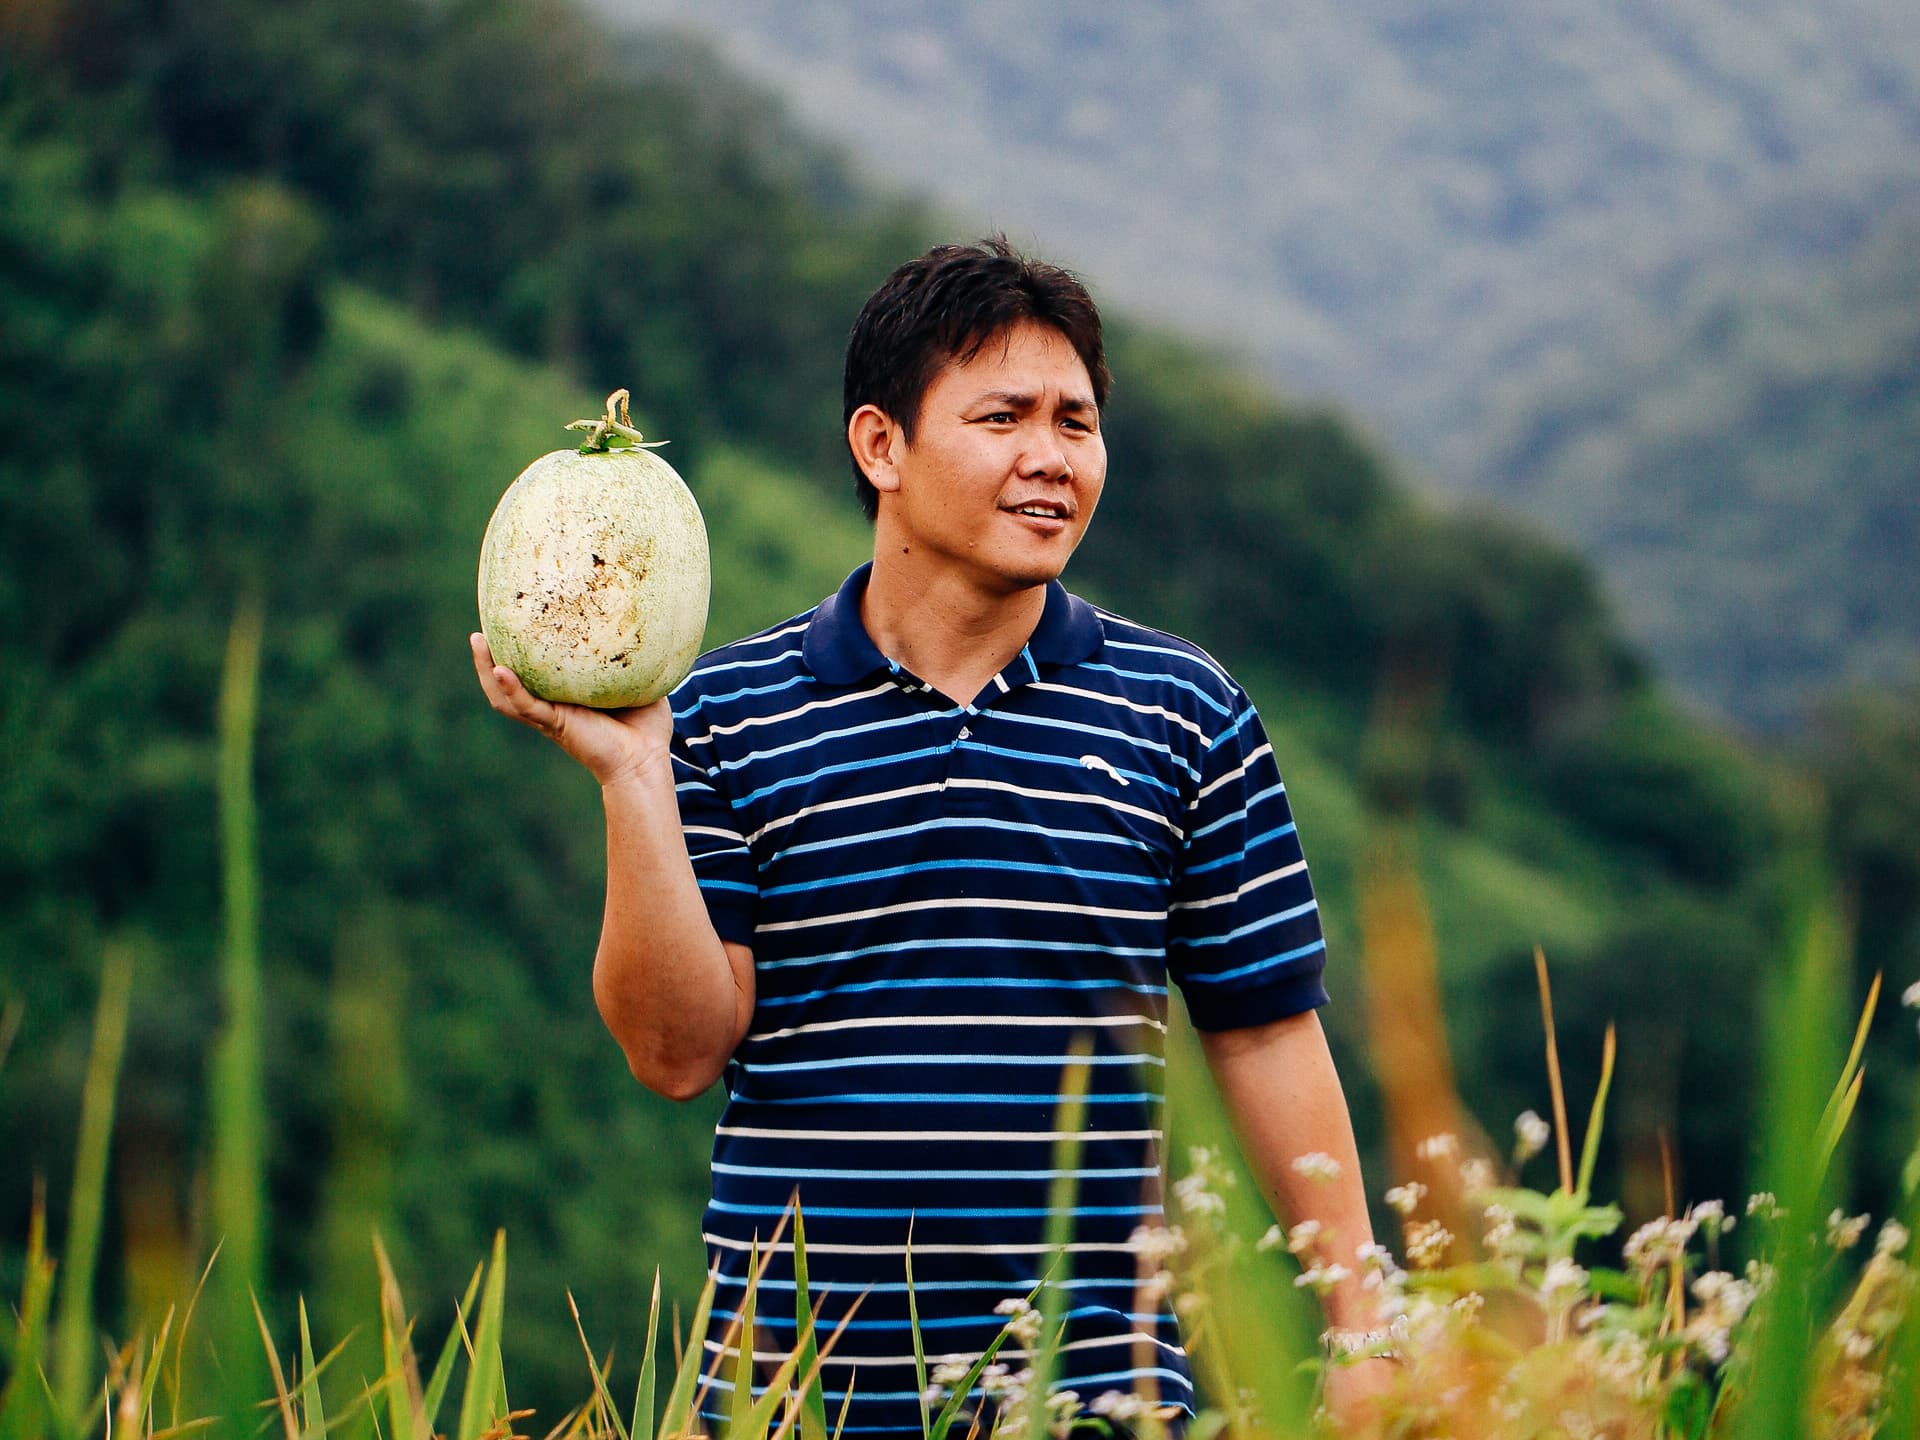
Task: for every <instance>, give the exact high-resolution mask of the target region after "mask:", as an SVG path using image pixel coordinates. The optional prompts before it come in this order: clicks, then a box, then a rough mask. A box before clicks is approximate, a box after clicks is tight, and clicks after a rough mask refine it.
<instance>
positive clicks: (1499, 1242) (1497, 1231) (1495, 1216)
mask: <svg viewBox="0 0 1920 1440" xmlns="http://www.w3.org/2000/svg"><path fill="white" fill-rule="evenodd" d="M1486 1219H1487V1231H1486V1234H1485V1235H1484V1236H1482V1237H1481V1238H1482V1241H1483V1243H1484V1244H1485V1245H1486V1247H1487V1249H1489V1250H1493V1251H1500V1250H1504V1249H1505V1248H1506V1247H1507V1246H1508V1245H1510V1244H1512V1243H1513V1238H1514V1236H1515V1234H1517V1233H1518V1227H1517V1226H1516V1225H1515V1222H1514V1216H1513V1211H1511V1210H1509V1209H1508V1208H1507V1207H1506V1206H1504V1205H1489V1206H1487V1209H1486Z"/></svg>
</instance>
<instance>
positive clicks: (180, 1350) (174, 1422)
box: [167, 1243, 220, 1428]
mask: <svg viewBox="0 0 1920 1440" xmlns="http://www.w3.org/2000/svg"><path fill="white" fill-rule="evenodd" d="M219 1258H220V1246H219V1244H218V1243H216V1244H215V1245H214V1247H213V1253H212V1254H211V1255H209V1256H207V1263H206V1264H205V1265H204V1266H202V1267H201V1270H200V1279H199V1281H198V1282H197V1283H196V1284H195V1285H194V1287H193V1294H191V1295H189V1296H188V1297H187V1313H186V1314H185V1315H184V1316H183V1317H182V1318H181V1320H180V1334H179V1335H178V1336H177V1337H175V1339H174V1342H173V1364H172V1366H171V1367H170V1368H169V1369H168V1371H167V1377H168V1378H167V1399H168V1410H169V1412H170V1413H169V1415H168V1418H167V1423H168V1426H169V1427H170V1428H177V1427H178V1426H179V1425H180V1395H181V1390H182V1384H183V1381H184V1375H183V1371H184V1370H185V1366H186V1354H187V1332H188V1331H190V1330H191V1329H193V1316H194V1312H195V1311H197V1310H198V1309H199V1308H200V1297H201V1295H202V1294H204V1293H205V1291H206V1288H207V1281H208V1280H209V1279H211V1278H212V1276H213V1267H214V1262H216V1261H217V1260H219Z"/></svg>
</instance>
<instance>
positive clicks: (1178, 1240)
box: [1127, 1225, 1187, 1260]
mask: <svg viewBox="0 0 1920 1440" xmlns="http://www.w3.org/2000/svg"><path fill="white" fill-rule="evenodd" d="M1127 1248H1128V1249H1129V1250H1131V1251H1133V1253H1134V1254H1136V1255H1138V1256H1140V1257H1142V1258H1143V1259H1147V1260H1165V1259H1167V1258H1168V1257H1169V1256H1173V1255H1179V1254H1181V1253H1182V1252H1184V1251H1185V1250H1186V1248H1187V1232H1186V1231H1184V1230H1182V1229H1181V1228H1180V1227H1179V1226H1178V1225H1139V1226H1136V1227H1134V1231H1133V1233H1132V1234H1131V1235H1129V1236H1128V1237H1127Z"/></svg>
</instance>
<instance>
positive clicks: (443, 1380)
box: [420, 1265, 486, 1440]
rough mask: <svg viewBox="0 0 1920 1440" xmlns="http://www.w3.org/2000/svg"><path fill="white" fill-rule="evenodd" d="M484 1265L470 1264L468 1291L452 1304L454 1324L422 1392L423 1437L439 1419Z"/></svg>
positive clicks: (425, 1439)
mask: <svg viewBox="0 0 1920 1440" xmlns="http://www.w3.org/2000/svg"><path fill="white" fill-rule="evenodd" d="M485 1268H486V1267H485V1266H484V1265H476V1266H474V1267H473V1277H472V1278H471V1279H469V1280H468V1281H467V1293H466V1294H464V1295H462V1296H461V1297H460V1303H459V1304H458V1305H457V1306H455V1307H454V1311H453V1327H452V1328H451V1329H450V1330H448V1331H447V1342H446V1344H444V1345H442V1346H441V1347H440V1358H439V1359H438V1360H436V1361H434V1365H433V1374H432V1376H431V1377H430V1378H429V1379H428V1380H427V1390H426V1394H424V1395H423V1396H421V1399H420V1405H421V1408H422V1409H423V1410H424V1411H425V1412H426V1422H427V1429H426V1432H425V1435H424V1436H423V1437H422V1440H431V1437H432V1435H433V1434H434V1429H433V1427H434V1425H435V1424H437V1423H438V1421H439V1418H440V1406H441V1404H442V1403H443V1402H444V1401H445V1399H446V1396H447V1386H448V1384H449V1383H450V1382H451V1381H452V1379H453V1362H454V1360H455V1359H456V1358H457V1357H458V1356H459V1354H460V1341H461V1338H462V1337H463V1336H464V1335H465V1334H466V1332H467V1316H468V1315H470V1314H472V1313H473V1297H474V1296H475V1295H477V1294H478V1293H479V1291H480V1276H481V1274H482V1272H483V1271H484V1270H485Z"/></svg>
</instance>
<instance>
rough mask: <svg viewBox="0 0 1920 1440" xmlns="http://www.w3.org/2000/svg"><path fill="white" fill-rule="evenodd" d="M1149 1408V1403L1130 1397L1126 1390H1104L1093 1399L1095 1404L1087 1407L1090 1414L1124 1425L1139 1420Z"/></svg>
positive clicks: (1134, 1396)
mask: <svg viewBox="0 0 1920 1440" xmlns="http://www.w3.org/2000/svg"><path fill="white" fill-rule="evenodd" d="M1146 1408H1147V1402H1146V1401H1145V1400H1143V1399H1141V1398H1140V1397H1139V1396H1138V1395H1130V1394H1128V1393H1127V1392H1126V1391H1125V1390H1102V1391H1101V1392H1100V1393H1099V1394H1098V1395H1096V1396H1094V1397H1093V1403H1092V1404H1091V1405H1089V1406H1087V1409H1088V1411H1089V1412H1090V1413H1092V1414H1095V1415H1098V1416H1100V1417H1101V1418H1103V1419H1106V1420H1116V1421H1120V1422H1122V1423H1124V1422H1125V1421H1128V1420H1137V1419H1139V1418H1140V1414H1141V1412H1142V1411H1143V1410H1145V1409H1146Z"/></svg>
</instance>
